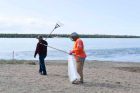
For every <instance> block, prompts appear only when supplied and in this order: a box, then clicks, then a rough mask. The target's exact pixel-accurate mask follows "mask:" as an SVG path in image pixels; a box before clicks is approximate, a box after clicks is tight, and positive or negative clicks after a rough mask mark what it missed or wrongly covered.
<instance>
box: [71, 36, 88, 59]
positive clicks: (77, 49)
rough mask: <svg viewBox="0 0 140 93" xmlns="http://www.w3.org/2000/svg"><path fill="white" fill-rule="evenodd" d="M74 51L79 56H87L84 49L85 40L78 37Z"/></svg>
mask: <svg viewBox="0 0 140 93" xmlns="http://www.w3.org/2000/svg"><path fill="white" fill-rule="evenodd" d="M72 52H73V53H74V54H75V55H76V56H79V57H81V58H86V53H85V51H84V44H83V41H82V40H81V39H80V38H78V39H77V40H76V41H75V42H74V47H73V50H72Z"/></svg>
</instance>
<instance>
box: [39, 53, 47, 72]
mask: <svg viewBox="0 0 140 93" xmlns="http://www.w3.org/2000/svg"><path fill="white" fill-rule="evenodd" d="M45 57H46V55H39V72H40V73H41V74H47V72H46V66H45V61H44V59H45Z"/></svg>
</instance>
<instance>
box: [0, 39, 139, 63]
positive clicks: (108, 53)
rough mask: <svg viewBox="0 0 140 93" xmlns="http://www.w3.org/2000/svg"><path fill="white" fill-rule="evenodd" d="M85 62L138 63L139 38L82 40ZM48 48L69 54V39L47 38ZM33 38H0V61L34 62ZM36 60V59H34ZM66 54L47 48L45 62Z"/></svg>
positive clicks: (60, 57)
mask: <svg viewBox="0 0 140 93" xmlns="http://www.w3.org/2000/svg"><path fill="white" fill-rule="evenodd" d="M82 40H83V41H84V44H85V51H86V53H87V60H100V61H123V62H126V61H128V62H140V43H139V41H140V39H139V38H82ZM47 41H48V44H49V46H52V47H54V48H58V49H60V50H63V51H66V52H69V51H70V50H71V49H72V48H73V42H72V41H71V40H70V39H69V38H49V39H47ZM37 42H38V40H37V39H35V38H0V43H1V46H0V59H6V60H7V59H8V60H9V59H13V58H14V59H19V60H35V58H34V57H33V55H34V51H35V48H36V44H37ZM36 59H37V58H36ZM67 59H68V54H65V53H63V52H61V51H57V50H55V49H52V48H48V56H47V58H46V60H67Z"/></svg>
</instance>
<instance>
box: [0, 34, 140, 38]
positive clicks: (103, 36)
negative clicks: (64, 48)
mask: <svg viewBox="0 0 140 93" xmlns="http://www.w3.org/2000/svg"><path fill="white" fill-rule="evenodd" d="M38 35H42V36H43V37H44V38H54V37H58V38H68V37H69V34H51V35H49V36H48V34H0V38H36V37H37V36H38ZM79 36H80V37H81V38H140V36H129V35H97V34H96V35H85V34H80V35H79Z"/></svg>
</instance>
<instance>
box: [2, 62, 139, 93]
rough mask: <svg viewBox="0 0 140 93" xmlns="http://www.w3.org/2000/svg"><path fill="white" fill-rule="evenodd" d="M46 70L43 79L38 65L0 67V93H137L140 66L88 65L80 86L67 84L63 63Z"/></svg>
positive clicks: (54, 63) (48, 67) (99, 63)
mask: <svg viewBox="0 0 140 93" xmlns="http://www.w3.org/2000/svg"><path fill="white" fill-rule="evenodd" d="M46 67H47V71H48V75H47V76H43V75H40V74H39V73H38V64H36V65H32V64H0V93H140V63H126V62H125V63H121V62H98V61H87V62H85V66H84V84H80V85H74V84H71V83H70V82H69V79H68V75H67V62H66V61H51V62H50V61H49V62H47V65H46Z"/></svg>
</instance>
